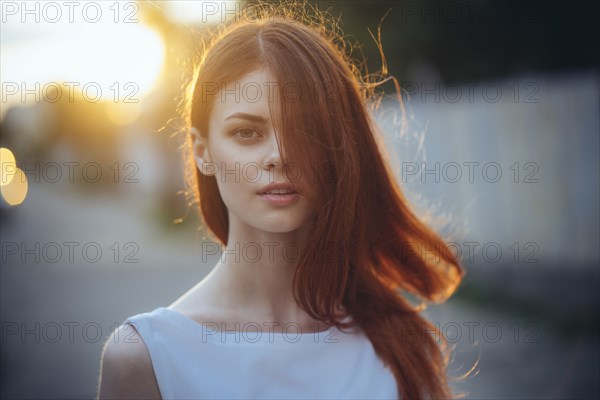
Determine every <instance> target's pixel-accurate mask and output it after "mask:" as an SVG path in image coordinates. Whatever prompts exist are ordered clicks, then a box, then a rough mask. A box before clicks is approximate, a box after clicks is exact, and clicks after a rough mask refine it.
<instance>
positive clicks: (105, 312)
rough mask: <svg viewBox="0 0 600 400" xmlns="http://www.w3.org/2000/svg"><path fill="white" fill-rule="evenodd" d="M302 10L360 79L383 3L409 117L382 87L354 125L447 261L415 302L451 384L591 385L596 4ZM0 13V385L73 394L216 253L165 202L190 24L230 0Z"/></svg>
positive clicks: (565, 388)
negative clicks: (438, 240) (331, 37)
mask: <svg viewBox="0 0 600 400" xmlns="http://www.w3.org/2000/svg"><path fill="white" fill-rule="evenodd" d="M73 3H76V4H73ZM311 3H312V4H314V5H315V6H318V7H319V8H320V9H329V11H330V12H331V13H332V14H334V15H336V16H341V20H340V21H341V27H342V29H343V32H344V34H346V35H347V38H348V40H350V41H356V42H358V43H360V44H361V46H356V48H355V51H356V54H355V56H356V57H360V52H362V54H364V56H365V57H366V65H367V66H368V69H369V72H371V73H372V72H377V71H378V70H380V69H381V65H382V64H381V56H380V54H379V51H378V49H377V46H376V43H375V41H374V40H373V38H372V37H371V34H370V32H371V33H373V34H375V35H376V32H377V27H378V26H379V25H380V22H381V20H382V18H383V17H384V15H385V18H384V19H383V22H381V39H382V45H383V51H384V52H385V55H386V59H387V65H388V67H389V70H390V73H391V74H392V75H394V76H395V77H396V78H397V79H398V81H399V82H400V84H401V87H402V89H403V91H402V93H401V96H402V99H403V100H404V102H405V106H406V117H407V125H406V126H405V129H404V131H402V129H401V127H400V126H399V125H398V120H399V118H398V117H399V107H398V102H397V100H396V99H395V97H394V93H393V91H392V89H393V87H392V86H390V87H387V88H386V90H388V92H387V93H388V96H386V97H385V98H384V101H383V102H382V104H381V106H380V108H379V109H378V110H376V111H374V116H375V118H376V119H377V120H378V121H379V122H380V124H381V126H382V127H383V132H384V134H385V141H386V143H387V146H388V150H389V151H390V153H392V155H393V156H394V158H395V161H394V162H395V166H396V167H397V178H398V179H399V180H400V181H401V184H402V186H403V188H404V189H405V191H406V193H407V194H408V196H409V198H410V199H411V201H412V202H413V203H414V205H415V207H417V208H418V209H419V210H422V211H423V212H424V213H426V212H431V213H432V214H434V215H437V216H438V217H440V218H442V219H443V220H445V221H447V222H449V225H446V226H447V227H446V228H444V230H443V233H444V234H448V235H450V234H452V239H451V245H452V248H453V249H454V250H455V251H456V252H457V253H459V254H460V256H461V257H462V260H463V263H464V265H465V268H466V270H467V276H466V278H465V281H464V283H463V284H462V286H461V287H460V288H459V290H458V291H457V293H456V294H455V296H453V297H452V298H451V299H450V300H449V301H448V302H447V303H446V304H444V305H440V306H434V307H431V308H429V309H428V310H426V311H425V314H427V316H428V317H429V318H431V319H432V320H433V321H435V322H436V323H437V324H438V327H439V328H440V329H441V330H442V332H443V333H444V335H445V336H446V337H447V339H448V340H450V342H451V343H452V344H454V345H455V346H456V350H455V355H454V362H453V364H452V369H451V373H452V374H453V375H455V376H457V375H460V374H464V373H466V372H467V371H468V370H469V369H470V367H471V366H472V365H473V364H474V363H476V362H478V364H477V368H476V369H477V371H476V374H474V375H473V376H471V377H470V378H468V379H467V380H465V381H463V382H462V383H460V384H457V385H456V389H457V390H462V391H465V392H467V393H468V394H467V398H471V399H492V398H493V399H500V398H506V399H512V398H548V399H550V398H560V399H564V398H578V399H580V398H598V397H600V388H599V385H600V383H599V380H598V377H599V376H600V368H599V361H598V360H599V359H600V357H599V347H600V343H599V338H600V332H599V325H598V321H599V320H600V319H599V314H600V298H599V290H598V288H599V251H598V243H599V225H600V221H599V204H600V202H599V179H598V171H599V165H598V164H599V151H600V150H599V149H600V146H599V112H598V110H599V109H600V108H599V96H598V93H599V70H598V66H599V60H598V54H599V52H598V38H599V37H600V35H599V33H600V32H599V28H598V26H599V25H598V21H599V20H600V18H599V17H600V15H599V7H598V4H597V3H595V2H588V1H581V2H579V1H569V2H555V1H547V2H546V1H540V2H537V1H525V2H512V1H480V2H473V1H452V2H432V1H392V2H378V1H369V2H367V1H351V2H341V1H337V2H336V1H326V2H325V1H324V2H311ZM0 5H1V19H2V21H1V23H2V25H1V35H0V36H1V42H0V43H1V62H0V67H1V68H0V78H1V83H2V86H1V92H0V94H1V97H2V102H1V106H2V109H1V120H0V121H1V122H0V124H1V129H0V147H1V153H0V157H1V167H2V168H1V172H2V175H1V185H2V186H1V187H0V193H1V199H0V217H1V223H0V234H1V240H0V241H1V249H0V250H1V254H0V257H1V267H0V278H1V279H0V301H1V303H0V320H1V328H2V334H1V343H0V346H1V347H0V349H1V353H0V395H1V396H2V398H19V399H25V398H36V399H39V398H63V399H68V398H73V399H75V398H93V397H94V396H95V393H96V383H97V379H98V370H99V361H100V352H101V349H102V345H103V342H104V340H105V339H106V338H107V337H108V336H109V335H110V333H111V331H112V330H113V329H115V328H116V327H117V326H118V325H119V324H120V323H122V322H123V321H124V320H125V318H127V317H128V316H131V315H134V314H137V313H140V312H146V311H150V310H153V309H154V308H156V307H159V306H166V305H168V304H170V303H171V302H173V301H174V300H175V299H176V298H177V297H179V296H180V295H181V294H182V293H183V292H185V291H186V290H187V289H189V288H191V287H192V286H193V285H194V284H195V283H196V282H198V281H199V280H200V279H202V278H203V277H204V276H205V275H206V274H207V273H208V272H209V271H210V269H211V268H212V266H213V265H214V264H215V263H216V261H217V259H218V254H217V255H215V254H210V252H207V251H205V250H206V243H207V239H206V238H205V237H204V234H203V231H202V229H201V228H200V229H199V227H198V225H199V220H198V218H197V216H196V211H195V210H188V209H187V207H186V201H185V198H184V196H182V195H181V192H180V191H181V190H182V189H184V183H183V182H184V181H183V170H182V157H183V155H182V152H181V150H180V147H181V144H182V140H181V134H180V133H178V131H179V130H180V129H181V127H182V121H181V119H180V118H179V116H178V113H177V109H178V107H179V106H180V100H181V96H182V90H183V85H184V84H185V83H186V82H187V81H188V80H189V79H190V72H191V60H192V57H193V55H194V54H195V51H196V49H197V48H198V47H199V44H200V42H201V40H202V39H203V38H204V37H206V32H207V31H209V30H210V29H213V28H214V27H216V26H218V25H219V24H220V23H221V22H222V21H223V20H224V19H225V18H230V17H231V16H232V15H233V13H234V12H235V11H236V10H243V9H244V7H246V6H247V3H244V2H209V1H137V2H136V1H116V2H87V1H79V2H70V3H69V2H40V1H28V2H20V1H18V2H17V1H0ZM386 13H387V14H386ZM448 227H450V228H448ZM449 237H450V236H449Z"/></svg>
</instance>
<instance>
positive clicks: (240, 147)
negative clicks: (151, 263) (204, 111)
mask: <svg viewBox="0 0 600 400" xmlns="http://www.w3.org/2000/svg"><path fill="white" fill-rule="evenodd" d="M276 88H277V86H276V84H275V79H274V78H273V77H272V75H271V74H270V73H269V72H268V70H266V69H259V70H255V71H253V72H251V73H249V74H247V75H246V76H244V77H243V78H242V79H240V80H238V81H236V82H232V83H230V84H228V85H226V87H225V88H219V89H220V91H219V92H218V93H216V94H215V95H214V97H213V108H212V113H211V115H210V117H209V125H208V126H209V134H208V140H207V141H204V139H202V138H199V135H196V136H197V138H198V140H196V142H195V143H196V145H195V155H196V161H197V163H198V166H199V167H200V168H201V170H202V171H203V172H204V173H205V174H211V175H214V176H215V178H216V179H217V183H218V186H219V191H220V193H221V197H222V198H223V202H224V203H225V205H226V206H227V208H228V209H229V215H230V221H231V218H238V219H239V220H240V221H241V222H243V223H245V224H247V225H249V226H251V227H254V228H256V229H260V230H262V231H265V232H273V233H284V232H291V231H294V230H296V229H299V228H301V227H303V226H304V225H305V224H306V223H307V222H309V221H310V220H311V219H312V217H314V207H313V206H312V205H311V203H310V201H309V199H310V198H311V196H310V195H309V190H310V185H307V180H306V174H305V173H303V172H301V171H299V169H298V168H297V167H296V168H294V165H287V166H284V165H282V160H281V154H280V153H279V149H278V146H277V137H276V134H275V131H274V128H273V124H272V121H271V117H270V113H269V103H270V102H271V107H274V108H273V110H274V111H276V110H278V108H277V107H278V100H277V98H276V96H275V95H274V94H275V93H276V91H277V89H276ZM200 141H201V142H202V144H201V145H200V146H198V143H199V142H200ZM286 171H287V175H288V176H286ZM280 183H281V184H283V185H286V186H287V187H286V188H284V189H282V190H279V191H277V190H275V191H274V190H273V188H271V189H270V190H269V188H268V187H266V186H267V185H269V184H280ZM288 189H291V190H292V191H295V192H296V193H292V194H281V192H282V191H288ZM265 191H268V192H271V193H270V194H265V193H264V192H265ZM277 192H278V193H277Z"/></svg>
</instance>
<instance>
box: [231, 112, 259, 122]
mask: <svg viewBox="0 0 600 400" xmlns="http://www.w3.org/2000/svg"><path fill="white" fill-rule="evenodd" d="M233 118H239V119H247V120H249V121H252V122H259V123H263V124H264V123H266V122H267V120H266V119H265V118H263V117H261V116H260V115H254V114H248V113H244V112H236V113H233V114H231V115H230V116H228V117H227V118H225V121H227V120H228V119H233Z"/></svg>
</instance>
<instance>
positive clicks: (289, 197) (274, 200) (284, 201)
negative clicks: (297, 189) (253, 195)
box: [258, 193, 300, 206]
mask: <svg viewBox="0 0 600 400" xmlns="http://www.w3.org/2000/svg"><path fill="white" fill-rule="evenodd" d="M258 196H259V197H260V198H261V199H263V200H265V201H266V202H267V203H270V204H273V205H277V206H287V205H290V204H294V203H295V202H297V201H298V200H300V195H299V194H298V193H286V194H274V193H259V194H258Z"/></svg>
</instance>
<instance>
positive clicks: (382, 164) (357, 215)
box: [186, 3, 465, 399]
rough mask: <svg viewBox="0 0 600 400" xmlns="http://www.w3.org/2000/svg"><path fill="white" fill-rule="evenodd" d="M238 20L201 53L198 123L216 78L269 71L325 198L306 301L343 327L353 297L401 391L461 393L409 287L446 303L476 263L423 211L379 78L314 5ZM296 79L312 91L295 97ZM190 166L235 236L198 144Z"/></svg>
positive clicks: (219, 222) (255, 11)
mask: <svg viewBox="0 0 600 400" xmlns="http://www.w3.org/2000/svg"><path fill="white" fill-rule="evenodd" d="M232 21H233V22H231V23H229V24H227V25H226V27H224V28H223V29H221V30H220V32H218V33H216V34H215V35H214V38H213V41H212V43H210V44H209V45H208V46H206V49H205V51H204V52H203V53H202V54H201V59H200V61H199V63H198V65H197V68H196V71H195V72H194V74H195V78H196V80H195V82H193V83H192V86H191V89H192V90H190V91H189V96H190V99H189V100H188V107H189V109H187V110H186V111H187V113H188V115H187V118H188V124H191V126H194V127H197V128H198V129H199V130H200V132H204V133H206V132H208V128H209V127H208V119H209V115H210V112H211V102H213V101H214V97H215V96H214V95H212V96H211V95H210V94H208V93H206V90H205V89H206V87H207V86H206V83H209V82H218V83H230V82H234V81H236V80H237V79H240V78H241V77H242V76H244V75H245V74H246V73H248V72H250V71H252V70H254V69H256V68H261V67H267V68H269V70H270V71H271V72H272V73H273V75H274V76H275V77H276V79H277V83H278V85H277V86H276V90H278V95H279V98H280V99H281V101H280V107H279V108H280V109H279V110H271V114H272V118H273V121H274V126H275V127H276V130H277V132H279V133H280V134H279V136H280V137H279V145H280V146H281V149H285V152H283V151H282V152H281V154H282V157H284V160H283V161H284V163H290V164H294V165H296V166H298V167H299V168H300V171H302V173H307V177H308V178H309V180H310V186H311V187H312V188H313V189H314V195H315V198H314V199H313V200H314V201H315V204H316V205H317V216H316V218H315V221H314V228H313V229H312V236H311V237H310V238H309V239H308V240H307V242H306V245H305V246H304V247H303V249H302V253H301V257H300V259H299V262H298V266H297V270H296V273H295V276H294V296H295V298H296V300H297V302H298V304H299V305H300V306H301V307H302V308H303V309H304V310H305V311H306V312H307V313H308V314H309V315H311V317H313V318H315V319H318V320H321V321H327V322H329V323H333V324H335V325H336V326H337V327H338V328H340V329H344V328H347V327H349V326H347V325H344V324H343V323H341V322H340V320H341V319H342V318H343V317H344V316H345V315H342V313H341V312H340V310H341V309H340V308H339V306H340V305H343V307H344V309H345V311H346V312H347V313H349V314H351V315H352V318H353V320H354V322H355V323H357V324H359V325H360V327H361V328H362V329H363V330H364V331H365V333H366V335H367V336H368V337H369V339H370V340H371V342H372V344H373V346H374V349H375V351H376V352H377V354H378V355H379V356H380V357H381V358H382V360H383V361H384V362H385V363H386V365H388V366H389V367H390V369H391V371H392V372H393V373H394V376H395V378H396V381H397V383H398V393H399V396H402V398H404V399H421V398H436V399H437V398H451V397H453V395H452V393H451V391H450V388H449V385H448V379H447V376H446V369H447V367H448V363H449V359H450V349H449V348H448V346H447V342H446V340H445V339H444V337H443V335H442V334H441V332H440V331H439V330H438V329H437V328H436V327H435V326H434V325H433V324H431V323H430V322H429V321H427V320H426V319H424V318H423V317H421V316H420V315H419V311H421V310H422V309H423V307H424V303H422V304H421V305H420V306H413V305H411V304H410V303H409V302H408V301H407V300H406V299H405V298H404V297H403V296H402V295H401V292H402V291H405V292H408V293H411V294H414V295H416V296H417V297H418V298H420V299H422V300H424V301H433V302H438V303H439V302H443V301H445V300H446V299H447V298H448V297H449V296H450V295H452V293H453V292H454V291H455V290H456V288H457V286H458V284H459V283H460V281H461V280H462V278H463V276H464V274H465V271H464V269H463V268H462V266H461V265H460V263H459V261H458V260H457V258H456V256H455V255H454V254H453V253H452V252H451V251H450V250H449V248H448V246H447V245H446V243H445V242H444V241H443V240H442V238H441V237H440V236H439V235H438V234H437V233H436V232H435V231H434V230H432V229H431V228H430V227H428V226H427V225H426V224H425V223H424V222H422V221H420V220H419V219H418V218H417V217H416V215H415V213H414V212H413V211H412V210H411V208H410V207H409V204H408V201H407V200H406V199H405V197H404V195H403V194H402V192H401V190H400V188H399V186H398V183H397V182H396V180H395V178H394V174H393V172H392V170H391V169H390V167H389V165H388V163H387V162H386V154H385V151H384V149H383V146H382V144H381V139H380V138H378V136H377V132H378V131H377V129H376V126H375V124H374V123H373V121H372V120H371V117H370V116H369V113H368V110H367V106H366V104H367V100H368V97H369V94H371V93H372V90H373V88H374V86H376V85H373V84H368V83H364V82H363V81H362V78H361V75H360V73H359V72H358V68H357V67H356V66H355V65H354V64H353V63H352V62H351V61H350V58H349V56H347V55H346V54H345V51H346V44H345V42H344V40H343V39H342V38H341V35H340V34H339V33H338V31H337V24H336V23H335V21H334V20H333V19H331V18H330V19H327V17H326V16H325V14H324V13H322V12H319V11H318V10H315V9H312V8H310V6H307V4H304V3H284V4H279V5H273V4H270V3H256V4H254V5H253V6H252V7H248V8H245V9H244V15H243V17H239V18H233V19H232ZM380 51H381V52H382V50H381V48H380ZM382 56H383V52H382ZM385 69H386V68H385V60H384V70H385ZM384 73H386V71H384ZM392 79H393V80H394V82H395V84H396V88H397V89H399V87H398V84H397V81H396V80H395V78H392ZM379 83H381V82H379ZM290 88H293V89H294V90H297V92H298V93H300V94H301V95H300V96H291V95H290ZM273 108H274V107H273ZM188 141H189V142H190V143H188V144H189V145H190V146H191V138H190V139H188ZM188 167H189V174H188V178H189V186H190V188H191V189H192V191H191V195H192V196H193V200H194V201H195V202H198V203H199V205H200V211H201V215H202V218H203V220H204V222H205V224H206V225H207V227H208V228H209V229H210V230H211V231H212V233H213V234H214V235H215V237H216V238H217V240H218V241H220V242H222V243H227V236H228V213H227V208H226V206H225V204H224V203H223V200H222V199H221V196H220V194H219V190H218V186H217V182H216V178H215V177H214V176H205V175H203V174H201V173H200V172H199V171H198V169H197V168H196V165H195V163H194V161H193V157H192V152H191V150H190V151H189V160H188ZM425 255H427V256H425ZM434 337H437V338H438V340H440V343H439V344H438V343H437V342H436V340H435V339H434Z"/></svg>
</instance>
